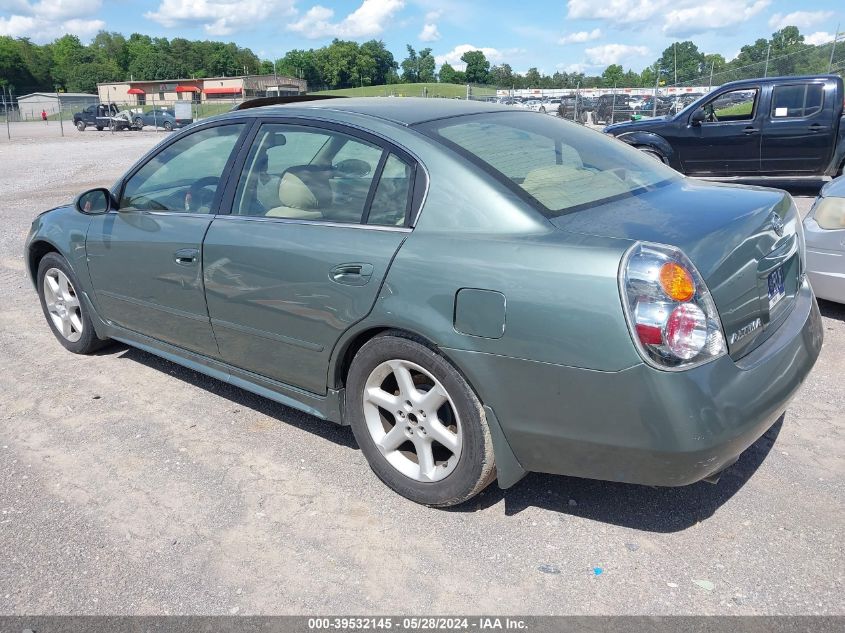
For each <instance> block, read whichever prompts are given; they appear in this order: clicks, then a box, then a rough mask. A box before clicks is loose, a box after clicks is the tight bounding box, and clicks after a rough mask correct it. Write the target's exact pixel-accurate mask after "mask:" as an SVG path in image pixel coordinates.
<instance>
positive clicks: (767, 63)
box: [763, 42, 772, 77]
mask: <svg viewBox="0 0 845 633" xmlns="http://www.w3.org/2000/svg"><path fill="white" fill-rule="evenodd" d="M771 52H772V43H771V42H769V45H768V46H767V47H766V67H765V68H764V69H763V77H768V76H769V54H770V53H771Z"/></svg>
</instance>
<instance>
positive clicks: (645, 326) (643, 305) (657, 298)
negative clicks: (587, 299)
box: [619, 242, 726, 370]
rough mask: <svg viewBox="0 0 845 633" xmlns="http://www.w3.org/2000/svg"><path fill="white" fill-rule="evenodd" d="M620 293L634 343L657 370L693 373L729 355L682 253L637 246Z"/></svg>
mask: <svg viewBox="0 0 845 633" xmlns="http://www.w3.org/2000/svg"><path fill="white" fill-rule="evenodd" d="M619 289H620V294H621V295H622V303H623V306H624V309H625V317H626V319H627V322H628V326H629V327H630V329H631V334H632V337H633V339H634V343H635V345H636V346H637V349H638V351H639V352H640V355H641V356H642V357H643V359H644V360H645V361H646V362H647V363H649V364H650V365H652V366H653V367H657V368H659V369H670V370H680V369H689V368H690V367H695V366H697V365H701V364H702V363H706V362H708V361H710V360H713V359H715V358H718V357H719V356H721V355H723V354H725V353H726V346H725V337H724V334H723V333H722V325H721V322H720V320H719V315H718V312H717V311H716V305H715V303H714V302H713V299H712V297H711V296H710V292H709V291H708V289H707V286H706V285H705V283H704V280H703V279H702V278H701V275H699V273H698V271H697V270H696V269H695V266H693V265H692V262H690V261H689V259H688V258H687V257H686V255H684V254H683V252H681V251H680V250H679V249H677V248H675V247H672V246H665V245H662V244H649V243H643V242H640V243H637V244H635V245H634V246H632V247H631V248H630V249H629V250H628V252H627V253H626V254H625V257H624V258H623V259H622V265H621V267H620V270H619Z"/></svg>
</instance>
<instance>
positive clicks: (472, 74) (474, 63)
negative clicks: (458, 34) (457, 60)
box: [461, 51, 490, 84]
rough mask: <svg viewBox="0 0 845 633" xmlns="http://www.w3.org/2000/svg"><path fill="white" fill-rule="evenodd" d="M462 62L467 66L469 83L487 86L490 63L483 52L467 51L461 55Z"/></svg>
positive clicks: (466, 72) (466, 71)
mask: <svg viewBox="0 0 845 633" xmlns="http://www.w3.org/2000/svg"><path fill="white" fill-rule="evenodd" d="M461 61H462V62H463V63H465V64H466V70H464V73H465V74H466V80H467V83H471V84H486V83H487V82H488V81H489V74H490V62H488V61H487V58H486V57H485V56H484V53H483V52H482V51H467V52H466V53H464V54H463V55H461Z"/></svg>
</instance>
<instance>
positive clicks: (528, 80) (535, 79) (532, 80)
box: [525, 67, 542, 88]
mask: <svg viewBox="0 0 845 633" xmlns="http://www.w3.org/2000/svg"><path fill="white" fill-rule="evenodd" d="M541 79H542V78H541V77H540V71H538V70H537V69H536V68H533V67H532V68H529V69H528V72H526V73H525V87H526V88H539V87H540V80H541Z"/></svg>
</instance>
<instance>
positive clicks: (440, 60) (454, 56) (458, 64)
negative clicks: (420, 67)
mask: <svg viewBox="0 0 845 633" xmlns="http://www.w3.org/2000/svg"><path fill="white" fill-rule="evenodd" d="M469 51H481V52H482V53H484V56H485V57H486V58H487V61H489V62H497V61H501V60H502V59H503V57H504V52H503V51H500V50H498V49H495V48H483V47H481V46H473V45H472V44H459V45H458V46H456V47H455V48H453V49H452V50H451V51H449V52H448V53H445V54H443V55H435V56H434V61H435V62H436V63H437V65H438V66H440V65H441V64H449V65H450V66H452V67H453V68H455V69H456V70H464V68H465V67H466V64H465V63H464V62H462V61H461V57H462V56H463V54H464V53H468V52H469Z"/></svg>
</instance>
